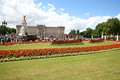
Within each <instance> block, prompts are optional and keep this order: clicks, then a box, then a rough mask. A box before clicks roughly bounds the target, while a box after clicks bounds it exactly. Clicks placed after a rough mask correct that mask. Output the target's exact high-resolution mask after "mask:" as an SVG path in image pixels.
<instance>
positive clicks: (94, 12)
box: [34, 0, 120, 18]
mask: <svg viewBox="0 0 120 80" xmlns="http://www.w3.org/2000/svg"><path fill="white" fill-rule="evenodd" d="M34 2H35V3H36V4H37V3H38V2H42V3H43V5H47V4H48V3H51V4H53V5H54V6H55V7H56V8H63V9H64V11H65V12H67V13H69V14H70V15H73V16H77V17H80V18H88V17H91V16H112V17H113V16H115V15H117V14H119V13H120V0H35V1H34ZM85 14H86V15H85ZM88 14H89V15H88Z"/></svg>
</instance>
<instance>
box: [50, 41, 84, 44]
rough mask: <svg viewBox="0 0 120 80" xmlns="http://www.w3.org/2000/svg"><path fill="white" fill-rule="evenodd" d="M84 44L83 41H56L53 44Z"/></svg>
mask: <svg viewBox="0 0 120 80" xmlns="http://www.w3.org/2000/svg"><path fill="white" fill-rule="evenodd" d="M78 42H82V41H81V40H54V41H53V42H52V44H66V43H78Z"/></svg>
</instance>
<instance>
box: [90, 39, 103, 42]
mask: <svg viewBox="0 0 120 80" xmlns="http://www.w3.org/2000/svg"><path fill="white" fill-rule="evenodd" d="M90 42H92V43H94V42H103V39H92V40H90Z"/></svg>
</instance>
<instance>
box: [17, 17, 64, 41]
mask: <svg viewBox="0 0 120 80" xmlns="http://www.w3.org/2000/svg"><path fill="white" fill-rule="evenodd" d="M64 30H65V27H64V26H57V27H55V26H52V27H49V26H45V25H37V26H27V23H26V19H25V16H24V17H23V21H22V25H16V35H19V36H25V33H27V35H37V37H38V38H44V39H45V38H48V39H50V38H61V39H62V38H64Z"/></svg>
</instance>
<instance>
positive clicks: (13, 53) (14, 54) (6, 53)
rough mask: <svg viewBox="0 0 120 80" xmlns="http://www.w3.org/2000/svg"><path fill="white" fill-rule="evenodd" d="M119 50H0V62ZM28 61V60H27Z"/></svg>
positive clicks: (98, 48)
mask: <svg viewBox="0 0 120 80" xmlns="http://www.w3.org/2000/svg"><path fill="white" fill-rule="evenodd" d="M113 48H120V44H111V45H104V46H89V47H74V48H46V49H27V50H0V59H1V60H0V61H4V59H5V58H7V59H11V58H21V57H24V58H25V57H41V56H44V57H48V56H58V55H62V56H65V55H73V54H75V53H80V52H91V51H99V50H107V49H113ZM29 59H30V58H29Z"/></svg>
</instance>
